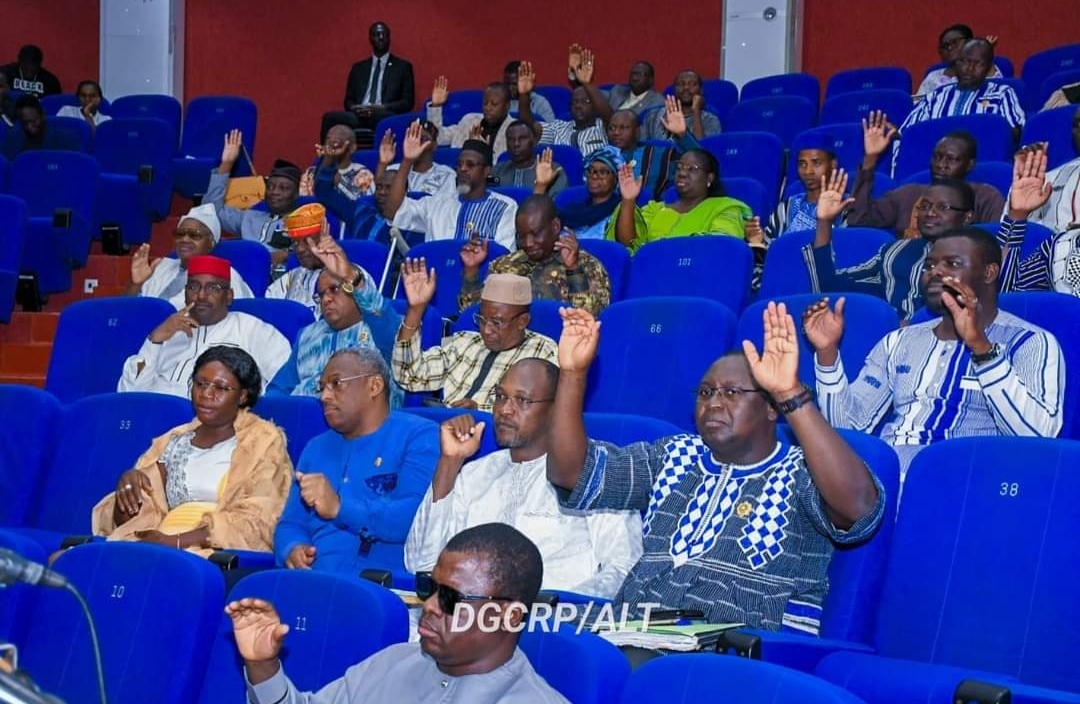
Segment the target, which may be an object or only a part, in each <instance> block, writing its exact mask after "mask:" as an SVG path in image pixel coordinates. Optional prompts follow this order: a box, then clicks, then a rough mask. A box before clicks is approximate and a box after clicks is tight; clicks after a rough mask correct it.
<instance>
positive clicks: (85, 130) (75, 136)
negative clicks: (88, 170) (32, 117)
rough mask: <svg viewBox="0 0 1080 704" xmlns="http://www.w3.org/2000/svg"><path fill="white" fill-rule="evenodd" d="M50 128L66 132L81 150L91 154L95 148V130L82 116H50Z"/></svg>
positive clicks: (54, 130)
mask: <svg viewBox="0 0 1080 704" xmlns="http://www.w3.org/2000/svg"><path fill="white" fill-rule="evenodd" d="M48 125H49V127H48V129H50V130H52V131H53V132H60V133H63V134H66V135H67V136H68V139H70V140H71V141H72V143H74V144H75V145H77V146H78V150H79V151H80V152H83V153H86V154H89V153H91V152H93V150H94V131H93V130H92V129H90V125H88V124H87V123H86V120H84V119H82V118H81V117H50V118H49V119H48Z"/></svg>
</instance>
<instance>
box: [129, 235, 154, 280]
mask: <svg viewBox="0 0 1080 704" xmlns="http://www.w3.org/2000/svg"><path fill="white" fill-rule="evenodd" d="M159 264H161V257H158V258H157V259H155V260H154V261H150V245H149V243H145V244H141V245H139V248H138V249H136V250H135V255H134V256H132V258H131V283H133V284H137V285H139V286H142V285H143V284H145V283H146V282H147V281H149V279H150V277H151V276H153V275H154V270H155V269H157V268H158V265H159Z"/></svg>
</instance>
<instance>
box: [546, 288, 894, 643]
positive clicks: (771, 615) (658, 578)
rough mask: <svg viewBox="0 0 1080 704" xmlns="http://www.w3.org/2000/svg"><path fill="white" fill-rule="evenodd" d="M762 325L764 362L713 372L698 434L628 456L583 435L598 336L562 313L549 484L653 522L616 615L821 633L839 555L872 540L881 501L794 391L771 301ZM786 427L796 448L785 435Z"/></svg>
mask: <svg viewBox="0 0 1080 704" xmlns="http://www.w3.org/2000/svg"><path fill="white" fill-rule="evenodd" d="M763 317H764V324H765V346H764V350H763V351H762V353H761V355H760V356H759V355H758V352H757V350H756V349H754V346H753V345H752V344H751V343H749V342H744V343H743V350H742V351H741V352H731V353H729V354H727V355H724V356H723V357H721V358H720V359H718V360H716V361H715V362H713V364H712V366H710V367H709V369H708V370H707V371H706V372H705V376H704V377H703V378H702V380H701V383H700V385H699V387H698V389H697V393H696V398H697V403H696V406H695V410H694V418H695V421H696V425H697V430H698V434H697V435H693V434H689V433H687V434H682V435H675V436H672V437H667V438H662V439H660V440H657V441H656V442H653V443H645V442H639V443H635V444H633V445H629V446H627V447H621V448H620V447H615V446H614V445H611V444H609V443H605V442H599V441H596V440H590V439H588V438H587V437H586V435H585V424H584V420H583V417H582V405H583V403H584V399H585V383H586V377H587V376H588V371H589V366H590V365H591V364H592V362H593V360H594V359H595V357H596V349H597V344H598V342H599V333H600V330H599V328H600V325H599V323H597V322H596V320H595V319H594V318H593V317H592V316H591V315H589V313H588V312H586V311H583V310H578V309H564V310H563V318H564V326H563V332H562V336H561V338H560V339H559V366H560V373H559V385H558V391H557V392H556V394H555V402H554V406H553V407H552V409H551V429H550V431H549V432H550V435H551V437H552V438H557V441H556V442H554V443H552V444H551V446H550V447H548V455H547V471H548V479H549V480H550V481H551V483H552V484H554V485H555V486H556V487H561V488H562V489H565V490H567V491H569V492H570V493H569V495H566V494H560V503H562V505H563V506H566V507H567V508H571V509H577V510H584V511H593V510H597V509H616V510H636V511H646V513H645V521H644V522H645V526H646V529H645V530H646V532H645V545H644V550H645V552H644V555H643V556H642V558H641V559H640V560H638V562H637V564H636V565H634V568H633V569H632V570H631V571H630V575H629V576H628V577H627V578H626V581H624V582H623V585H622V588H621V589H619V593H618V594H617V595H616V596H615V601H616V603H617V604H620V603H621V604H625V605H627V606H629V607H630V608H631V609H636V608H638V607H639V606H640V605H641V604H645V603H649V602H652V603H659V604H660V608H664V609H697V610H700V611H702V612H703V613H704V614H705V617H706V619H708V620H709V621H710V622H713V623H745V624H746V625H748V626H750V627H752V628H762V629H766V630H772V631H776V630H780V629H782V628H784V629H789V630H795V631H801V632H805V633H810V634H815V635H816V634H817V632H818V629H819V627H820V621H821V607H822V604H823V603H824V601H825V597H826V596H827V593H828V589H829V582H828V569H829V561H830V560H831V558H832V553H833V545H834V543H838V544H845V545H849V544H853V543H857V542H859V541H862V540H865V539H867V538H869V537H870V536H871V535H873V533H874V531H875V530H876V529H877V526H878V524H879V523H880V522H881V520H882V516H883V515H884V512H885V496H884V490H883V489H882V488H881V484H880V482H878V480H877V479H876V478H875V477H874V475H873V474H872V473H871V472H870V471H869V470H868V469H867V467H866V465H865V464H864V463H863V461H862V460H861V459H860V458H859V457H858V455H856V454H855V452H854V451H853V450H852V449H851V448H850V447H849V446H848V445H847V443H845V442H844V440H843V439H842V438H841V437H840V436H839V435H838V434H837V433H836V431H834V430H833V429H832V428H831V427H829V424H828V422H826V420H825V418H823V417H822V415H821V413H819V412H818V409H817V407H816V406H815V405H814V403H813V396H812V395H811V393H810V390H809V389H807V388H806V387H804V386H801V385H800V384H799V378H798V374H797V371H798V355H799V345H798V341H797V338H796V335H797V334H798V333H797V332H796V331H795V323H794V321H793V320H792V319H791V316H790V315H788V314H787V311H786V310H785V308H784V304H782V303H781V304H780V305H779V306H777V305H775V304H773V303H770V304H769V306H768V308H767V309H766V311H765V313H764V316H763ZM658 392H661V391H659V390H658ZM781 415H783V416H784V418H785V419H786V420H787V423H788V428H789V430H790V432H791V433H792V434H794V436H795V439H796V441H797V444H791V443H789V442H788V441H787V439H785V435H778V434H777V432H776V424H777V421H778V419H779V418H780V416H781Z"/></svg>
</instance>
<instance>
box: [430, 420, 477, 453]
mask: <svg viewBox="0 0 1080 704" xmlns="http://www.w3.org/2000/svg"><path fill="white" fill-rule="evenodd" d="M483 436H484V422H483V421H481V422H479V423H477V422H476V420H475V419H474V418H473V417H472V416H470V415H464V416H457V417H455V418H451V419H450V420H447V421H444V422H443V424H442V425H440V426H439V446H440V448H441V450H442V456H443V457H447V458H450V459H456V460H467V459H469V458H470V457H472V456H473V455H475V454H476V452H477V450H479V449H480V440H481V439H482V438H483Z"/></svg>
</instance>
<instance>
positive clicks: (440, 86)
mask: <svg viewBox="0 0 1080 704" xmlns="http://www.w3.org/2000/svg"><path fill="white" fill-rule="evenodd" d="M448 85H449V82H448V81H447V80H446V76H439V77H438V78H436V79H435V86H434V87H433V88H432V89H431V107H433V108H437V107H439V106H440V105H446V99H447V98H448V97H449V95H450V90H449V89H448V88H447V86H448Z"/></svg>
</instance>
